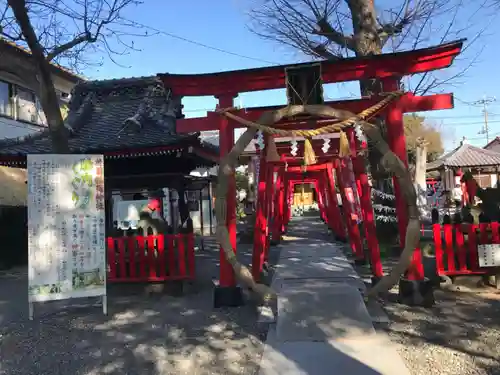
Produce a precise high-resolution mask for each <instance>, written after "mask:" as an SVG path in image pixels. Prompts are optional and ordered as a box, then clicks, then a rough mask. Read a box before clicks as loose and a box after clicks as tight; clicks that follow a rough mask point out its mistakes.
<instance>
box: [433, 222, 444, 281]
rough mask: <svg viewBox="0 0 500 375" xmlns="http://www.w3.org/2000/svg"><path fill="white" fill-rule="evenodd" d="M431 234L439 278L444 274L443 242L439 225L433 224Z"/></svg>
mask: <svg viewBox="0 0 500 375" xmlns="http://www.w3.org/2000/svg"><path fill="white" fill-rule="evenodd" d="M432 232H433V234H434V249H435V254H436V272H437V274H438V275H439V276H443V275H444V274H445V271H444V266H443V240H442V237H441V225H440V224H433V225H432Z"/></svg>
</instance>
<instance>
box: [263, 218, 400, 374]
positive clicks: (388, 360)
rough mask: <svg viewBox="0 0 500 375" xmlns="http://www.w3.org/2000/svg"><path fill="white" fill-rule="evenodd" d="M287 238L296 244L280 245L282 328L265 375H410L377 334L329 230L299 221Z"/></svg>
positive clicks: (267, 356) (267, 352) (271, 340)
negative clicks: (328, 236)
mask: <svg viewBox="0 0 500 375" xmlns="http://www.w3.org/2000/svg"><path fill="white" fill-rule="evenodd" d="M289 235H290V236H297V238H294V239H292V240H289V241H286V242H284V243H283V244H282V245H280V246H281V253H280V259H279V262H278V265H277V266H276V273H275V276H274V280H273V283H272V285H273V287H274V288H275V290H276V291H277V292H278V306H277V321H276V324H275V326H273V327H271V329H270V331H269V333H268V336H267V341H266V345H265V348H264V354H263V358H262V362H261V368H260V372H259V374H260V375H279V374H287V375H295V374H308V375H323V374H325V375H327V374H332V373H334V372H335V373H338V374H353V375H354V374H362V375H375V374H384V375H392V374H394V375H405V374H409V372H408V370H407V369H406V367H405V364H404V362H403V360H402V359H401V357H400V356H399V355H398V353H397V351H396V348H395V347H394V346H393V345H392V344H391V342H390V340H389V338H388V336H387V335H385V334H383V333H380V332H376V331H375V329H374V327H373V324H372V318H371V317H370V315H369V313H368V311H367V309H366V307H365V304H364V302H363V298H362V295H361V292H362V291H364V289H365V285H364V283H363V280H362V279H361V278H360V277H359V276H358V274H357V273H356V272H355V271H354V269H353V267H352V266H351V265H350V263H349V262H348V260H347V259H346V257H345V255H344V254H343V252H342V247H341V246H342V245H340V244H336V243H331V242H330V241H328V240H327V237H326V227H325V226H324V224H323V223H321V222H320V221H314V220H312V219H296V220H294V221H293V222H292V223H291V226H290V228H289ZM292 238H293V237H292Z"/></svg>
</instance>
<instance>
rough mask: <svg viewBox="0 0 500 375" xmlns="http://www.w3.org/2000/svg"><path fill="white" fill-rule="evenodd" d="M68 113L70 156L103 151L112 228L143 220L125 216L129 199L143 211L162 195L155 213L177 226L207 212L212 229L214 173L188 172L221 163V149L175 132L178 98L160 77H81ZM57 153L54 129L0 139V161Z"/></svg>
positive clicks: (20, 164)
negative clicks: (187, 215) (187, 213)
mask: <svg viewBox="0 0 500 375" xmlns="http://www.w3.org/2000/svg"><path fill="white" fill-rule="evenodd" d="M69 110H70V111H69V115H68V117H67V119H66V127H67V129H68V131H69V148H70V151H71V153H75V154H102V155H104V169H105V194H106V211H107V212H106V220H107V223H106V228H107V230H108V231H109V230H113V229H117V226H118V227H119V228H118V229H120V228H121V229H123V230H126V229H127V228H128V227H130V225H131V224H132V226H133V223H131V221H134V220H137V218H136V217H133V218H127V217H126V215H125V216H123V215H122V211H123V209H122V208H123V202H126V203H127V209H128V207H129V206H130V205H132V206H137V210H138V211H140V210H141V207H142V206H144V205H147V203H148V201H149V199H150V198H151V197H154V198H157V199H159V200H160V205H159V207H158V210H156V213H155V215H161V216H163V217H164V218H165V220H166V221H167V222H168V223H169V224H170V225H172V226H174V227H175V226H177V225H178V224H179V217H180V216H181V215H180V212H179V211H182V208H184V207H185V208H186V210H187V211H189V210H190V209H193V211H192V212H194V213H195V214H197V215H198V216H200V215H203V216H205V225H206V226H208V223H209V222H212V216H211V211H212V209H211V204H212V200H211V199H210V196H209V195H210V194H209V191H210V178H207V177H193V176H189V174H190V172H191V171H193V170H195V169H197V168H203V169H208V168H211V167H213V166H214V165H216V164H217V162H218V158H219V155H218V154H219V150H218V147H217V146H214V145H213V144H210V143H207V142H204V141H202V140H201V139H200V137H199V133H196V132H190V133H184V134H178V133H177V132H176V128H175V122H176V120H177V119H178V118H181V117H182V114H181V105H180V100H178V99H175V98H173V97H172V93H171V91H170V90H169V89H168V88H165V87H164V86H163V84H162V82H161V80H159V79H158V78H157V77H154V76H153V77H141V78H125V79H116V80H106V81H93V82H92V81H90V82H83V83H80V84H79V85H77V86H76V87H75V89H74V91H73V93H72V98H71V102H70V106H69ZM51 150H52V144H51V139H50V137H49V131H48V129H47V130H44V131H41V132H39V133H37V134H34V135H30V136H26V137H21V138H16V139H6V140H1V141H0V165H4V166H9V167H17V168H26V156H27V155H28V154H43V153H46V154H49V153H51ZM199 199H203V202H204V203H205V204H204V206H205V207H206V208H207V209H206V210H205V213H200V206H203V204H201V205H200V204H198V205H196V202H198V201H199ZM189 202H194V203H191V204H189ZM194 206H196V207H194ZM208 207H210V209H208ZM127 209H126V210H125V211H127ZM207 215H208V216H207ZM122 216H123V217H122ZM184 216H185V214H184Z"/></svg>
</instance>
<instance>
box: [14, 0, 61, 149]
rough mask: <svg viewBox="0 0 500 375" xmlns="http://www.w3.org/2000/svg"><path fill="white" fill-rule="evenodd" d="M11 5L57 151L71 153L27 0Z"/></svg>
mask: <svg viewBox="0 0 500 375" xmlns="http://www.w3.org/2000/svg"><path fill="white" fill-rule="evenodd" d="M8 3H9V6H10V7H11V9H12V12H13V13H14V16H15V17H16V20H17V23H18V24H19V28H20V29H21V32H22V33H23V35H24V37H25V39H26V43H27V44H28V46H29V48H30V50H31V54H32V56H33V59H34V61H35V65H36V68H37V72H38V74H37V81H38V84H39V87H38V96H39V99H40V101H41V103H42V107H43V110H44V113H45V117H46V119H47V123H48V126H49V130H50V136H51V139H52V147H53V150H54V152H55V153H58V154H63V153H69V147H68V131H67V130H66V128H65V127H64V120H63V118H62V114H61V109H60V106H59V99H58V98H57V94H56V90H55V88H54V82H53V80H52V74H51V66H50V62H49V61H47V59H46V57H45V55H44V51H43V48H42V46H41V45H40V42H39V41H38V37H37V36H36V33H35V30H34V29H33V26H32V25H31V22H30V19H29V16H28V9H27V8H26V1H25V0H8Z"/></svg>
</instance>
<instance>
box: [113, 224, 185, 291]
mask: <svg viewBox="0 0 500 375" xmlns="http://www.w3.org/2000/svg"><path fill="white" fill-rule="evenodd" d="M107 245H108V246H107V252H108V267H109V268H108V270H109V271H108V281H109V282H147V281H150V282H151V281H166V280H192V279H194V274H195V265H194V262H195V261H194V235H193V234H192V233H190V234H175V235H171V234H168V235H164V234H160V235H150V236H134V237H108V238H107Z"/></svg>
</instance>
